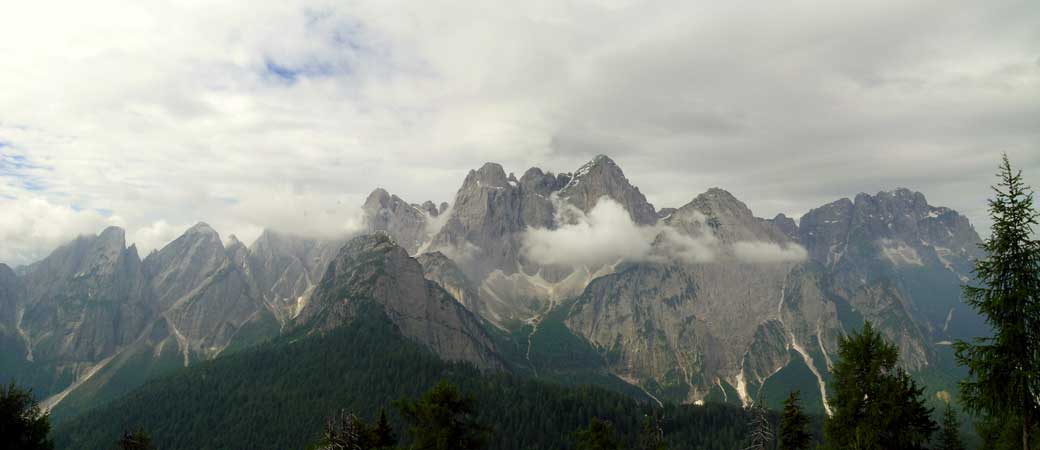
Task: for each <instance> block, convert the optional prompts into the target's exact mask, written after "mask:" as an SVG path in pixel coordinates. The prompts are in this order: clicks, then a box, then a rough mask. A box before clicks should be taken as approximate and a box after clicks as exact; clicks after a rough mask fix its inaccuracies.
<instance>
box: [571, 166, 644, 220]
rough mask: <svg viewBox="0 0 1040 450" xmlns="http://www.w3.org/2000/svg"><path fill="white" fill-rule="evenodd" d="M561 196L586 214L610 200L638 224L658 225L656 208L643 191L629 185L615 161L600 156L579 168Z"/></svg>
mask: <svg viewBox="0 0 1040 450" xmlns="http://www.w3.org/2000/svg"><path fill="white" fill-rule="evenodd" d="M559 195H560V198H563V199H566V200H567V201H568V202H570V203H571V204H573V205H574V206H577V207H578V208H579V209H581V210H582V211H586V212H587V211H589V210H591V209H592V208H593V207H594V206H595V205H596V202H598V201H599V199H600V198H601V197H603V196H607V197H609V198H611V199H613V200H614V201H617V202H618V203H620V204H621V206H623V207H624V208H625V209H626V210H627V211H628V213H629V215H630V216H631V217H632V220H633V221H635V222H636V223H638V224H642V225H650V224H654V223H656V222H657V213H656V212H655V211H654V206H653V205H651V204H650V203H649V202H647V201H646V197H645V196H644V195H643V194H642V193H641V192H639V188H637V187H635V186H633V185H632V184H631V183H629V181H628V178H626V177H625V174H624V172H622V171H621V168H620V167H618V165H617V164H616V163H615V162H614V160H612V159H610V158H609V157H607V156H605V155H598V156H596V157H595V158H593V159H592V161H589V162H588V163H586V164H585V165H583V166H581V167H580V168H578V170H577V171H575V172H574V174H573V176H572V177H571V178H570V180H569V181H568V183H567V185H566V186H564V187H563V189H561V190H560V194H559Z"/></svg>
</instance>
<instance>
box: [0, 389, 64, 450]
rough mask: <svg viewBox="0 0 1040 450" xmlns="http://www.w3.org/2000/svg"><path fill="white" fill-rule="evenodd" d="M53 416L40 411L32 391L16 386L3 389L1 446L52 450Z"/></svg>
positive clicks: (0, 400)
mask: <svg viewBox="0 0 1040 450" xmlns="http://www.w3.org/2000/svg"><path fill="white" fill-rule="evenodd" d="M50 430H51V422H50V415H49V414H47V413H45V412H43V411H42V410H40V405H39V404H38V403H36V400H35V399H33V396H32V392H31V391H25V390H22V389H20V388H18V387H17V386H15V385H14V383H11V384H9V385H7V386H0V443H3V446H4V447H3V448H5V449H10V450H51V449H53V448H54V442H52V441H51V440H50V439H49V438H48V437H47V434H48V433H50Z"/></svg>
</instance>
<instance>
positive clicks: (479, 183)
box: [463, 162, 510, 188]
mask: <svg viewBox="0 0 1040 450" xmlns="http://www.w3.org/2000/svg"><path fill="white" fill-rule="evenodd" d="M470 185H476V187H478V188H479V187H490V188H506V187H509V186H510V184H509V177H508V176H507V175H506V171H505V169H503V168H502V165H501V164H498V163H493V162H489V163H484V165H483V166H480V168H479V169H477V170H470V171H469V174H468V175H466V180H465V181H464V182H463V188H465V187H466V186H470Z"/></svg>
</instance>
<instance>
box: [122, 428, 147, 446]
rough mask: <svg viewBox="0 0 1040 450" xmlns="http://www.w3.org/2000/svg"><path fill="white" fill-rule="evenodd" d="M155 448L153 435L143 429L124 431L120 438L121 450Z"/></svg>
mask: <svg viewBox="0 0 1040 450" xmlns="http://www.w3.org/2000/svg"><path fill="white" fill-rule="evenodd" d="M153 448H155V447H152V437H151V436H149V435H148V433H145V432H144V431H143V430H137V431H135V432H133V433H131V432H129V431H124V432H123V437H122V438H120V439H119V450H152V449H153Z"/></svg>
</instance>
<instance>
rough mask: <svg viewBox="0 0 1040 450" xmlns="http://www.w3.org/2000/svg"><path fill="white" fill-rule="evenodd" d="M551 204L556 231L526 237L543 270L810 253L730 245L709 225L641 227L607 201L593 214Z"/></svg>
mask: <svg viewBox="0 0 1040 450" xmlns="http://www.w3.org/2000/svg"><path fill="white" fill-rule="evenodd" d="M552 200H553V203H554V206H555V207H556V217H555V221H556V224H557V227H556V228H552V229H549V228H528V229H527V230H526V231H525V232H524V234H523V236H522V237H521V242H522V247H521V251H522V252H524V255H525V256H527V257H528V258H529V259H530V260H531V261H534V262H536V263H539V264H543V265H564V266H571V267H581V266H589V267H595V266H599V265H603V264H612V263H615V262H618V261H622V260H625V261H651V262H665V261H679V262H682V263H686V264H705V263H713V262H717V261H739V262H744V263H752V264H772V263H785V262H801V261H804V260H806V258H807V257H808V252H806V250H805V249H804V248H803V247H802V246H800V245H798V244H795V243H785V244H782V245H781V244H778V243H773V242H747V241H743V242H735V243H733V244H732V245H729V244H725V243H723V242H722V241H721V240H720V239H718V237H717V236H715V234H714V233H713V232H712V231H711V228H710V227H707V226H694V227H689V230H687V231H685V232H683V231H679V230H677V229H675V228H673V227H671V226H668V225H664V224H657V225H653V226H644V225H639V224H636V223H635V222H634V221H632V218H631V216H630V215H629V214H628V211H626V210H625V209H624V207H623V206H621V204H619V203H618V202H616V201H614V200H612V199H610V198H609V197H606V196H604V197H601V198H600V199H599V200H598V201H597V202H596V205H595V206H593V207H592V209H591V210H590V211H589V212H588V214H585V213H583V212H582V211H581V210H579V209H577V208H575V207H574V206H572V205H570V204H568V203H566V202H564V201H562V200H560V199H559V198H557V197H556V196H553V198H552ZM683 220H685V221H687V222H688V223H690V224H694V225H698V224H700V225H703V224H704V223H705V220H706V217H705V216H704V214H701V213H700V212H698V211H690V212H689V213H688V214H687V216H686V217H684V218H683Z"/></svg>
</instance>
